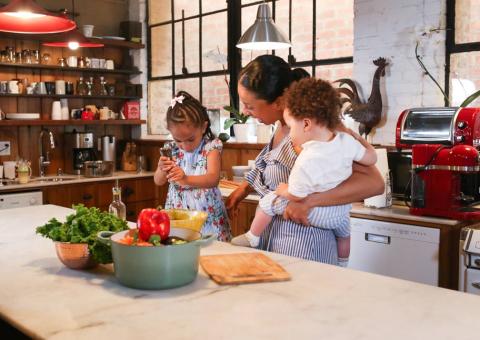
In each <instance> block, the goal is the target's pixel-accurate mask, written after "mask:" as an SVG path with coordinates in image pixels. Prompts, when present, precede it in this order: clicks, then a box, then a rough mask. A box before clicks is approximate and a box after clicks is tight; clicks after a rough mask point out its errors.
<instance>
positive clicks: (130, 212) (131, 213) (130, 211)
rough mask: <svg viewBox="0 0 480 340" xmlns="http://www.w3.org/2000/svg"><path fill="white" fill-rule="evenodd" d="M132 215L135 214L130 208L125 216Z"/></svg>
mask: <svg viewBox="0 0 480 340" xmlns="http://www.w3.org/2000/svg"><path fill="white" fill-rule="evenodd" d="M134 215H135V211H132V210H129V211H127V216H134Z"/></svg>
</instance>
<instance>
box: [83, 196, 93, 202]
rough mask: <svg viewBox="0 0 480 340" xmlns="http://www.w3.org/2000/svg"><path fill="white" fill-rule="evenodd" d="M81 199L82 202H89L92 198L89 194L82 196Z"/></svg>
mask: <svg viewBox="0 0 480 340" xmlns="http://www.w3.org/2000/svg"><path fill="white" fill-rule="evenodd" d="M82 198H83V200H84V201H89V200H91V199H92V198H93V196H92V195H91V194H84V195H83V197H82Z"/></svg>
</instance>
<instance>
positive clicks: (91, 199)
mask: <svg viewBox="0 0 480 340" xmlns="http://www.w3.org/2000/svg"><path fill="white" fill-rule="evenodd" d="M96 197H97V191H96V184H75V185H72V186H70V199H71V203H72V204H79V203H81V204H83V205H84V206H86V207H94V206H96V205H97V199H96Z"/></svg>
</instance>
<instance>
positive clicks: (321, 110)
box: [232, 78, 377, 266]
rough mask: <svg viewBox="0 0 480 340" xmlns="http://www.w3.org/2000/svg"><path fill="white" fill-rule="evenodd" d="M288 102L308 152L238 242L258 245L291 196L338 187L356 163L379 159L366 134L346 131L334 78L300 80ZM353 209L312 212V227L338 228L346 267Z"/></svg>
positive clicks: (297, 141)
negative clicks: (365, 137)
mask: <svg viewBox="0 0 480 340" xmlns="http://www.w3.org/2000/svg"><path fill="white" fill-rule="evenodd" d="M285 101H286V105H285V106H286V108H285V111H284V112H283V117H284V120H285V123H286V124H287V125H288V127H289V128H290V133H289V135H290V139H291V141H292V143H293V144H294V145H295V146H301V147H302V151H301V153H300V155H299V156H298V158H297V160H296V161H295V165H294V166H293V169H292V172H291V173H290V176H289V178H288V184H285V183H281V184H280V185H279V186H278V188H277V190H276V191H275V193H271V194H267V195H265V196H264V197H262V199H261V200H260V204H259V209H257V212H256V214H255V218H254V220H253V222H252V225H251V227H250V230H249V231H248V232H247V233H245V234H243V235H240V236H237V237H235V238H234V239H233V240H232V244H235V245H241V246H249V247H257V246H258V243H259V239H260V235H261V233H262V232H263V230H264V229H265V228H266V227H267V225H268V224H269V223H270V221H271V220H272V217H273V216H274V215H276V214H281V213H282V212H283V209H284V208H285V206H286V204H287V203H288V201H287V200H290V201H300V200H302V199H303V198H305V197H306V196H308V195H310V194H311V193H314V192H322V191H327V190H330V189H332V188H335V187H336V186H338V185H339V184H340V183H342V182H343V181H344V180H346V179H347V178H348V177H350V175H351V174H352V162H353V161H356V162H359V163H361V164H364V165H373V164H375V162H376V161H377V156H376V153H375V150H374V149H373V147H372V146H371V145H370V144H368V143H367V142H366V141H365V140H364V139H363V138H362V137H360V136H359V135H358V134H356V133H354V132H352V131H351V130H349V131H348V132H349V133H346V132H341V131H340V130H343V131H345V130H346V129H345V127H344V126H343V124H342V123H341V117H340V108H341V102H340V96H339V94H338V92H337V91H336V90H335V89H334V88H333V87H332V85H331V84H330V83H329V82H327V81H324V80H321V79H315V78H307V79H302V80H300V81H298V82H295V83H293V84H292V85H291V86H290V88H289V89H288V90H287V91H286V93H285ZM350 209H351V205H350V204H346V205H337V206H327V207H317V208H314V209H312V210H311V212H310V214H309V222H310V224H311V225H312V226H315V227H320V228H326V229H333V230H334V234H335V237H336V238H337V253H338V258H339V265H342V266H345V265H346V264H347V260H348V257H349V254H350V217H349V212H350ZM288 246H289V245H285V247H288ZM292 246H294V245H292ZM319 251H322V250H321V249H319Z"/></svg>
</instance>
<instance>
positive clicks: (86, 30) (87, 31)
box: [82, 25, 94, 38]
mask: <svg viewBox="0 0 480 340" xmlns="http://www.w3.org/2000/svg"><path fill="white" fill-rule="evenodd" d="M93 27H94V26H93V25H83V26H82V32H83V35H84V36H85V37H87V38H91V37H92V35H93Z"/></svg>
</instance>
